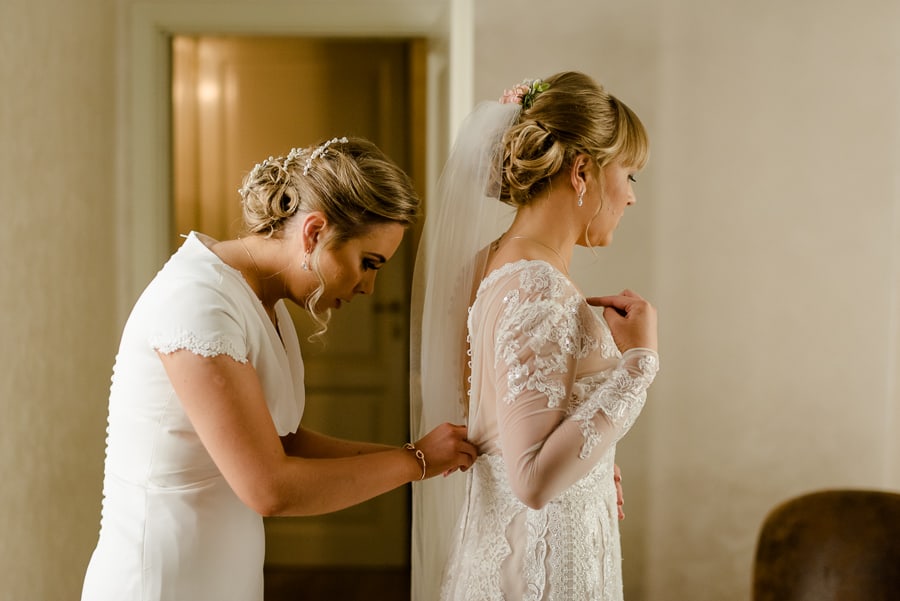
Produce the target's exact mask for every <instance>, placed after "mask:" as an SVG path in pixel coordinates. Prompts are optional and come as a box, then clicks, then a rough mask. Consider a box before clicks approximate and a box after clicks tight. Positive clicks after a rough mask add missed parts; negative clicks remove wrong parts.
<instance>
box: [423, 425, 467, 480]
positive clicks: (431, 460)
mask: <svg viewBox="0 0 900 601" xmlns="http://www.w3.org/2000/svg"><path fill="white" fill-rule="evenodd" d="M467 433H468V429H467V428H466V427H465V426H460V425H456V424H450V423H444V424H441V425H440V426H438V427H436V428H435V429H434V430H432V431H431V432H429V433H428V434H426V435H425V436H423V437H422V438H421V439H420V440H419V441H417V442H416V443H415V444H416V448H417V449H420V450H421V451H422V452H423V453H424V454H425V462H426V464H427V470H426V476H427V477H430V476H435V475H437V474H444V475H445V476H447V475H449V474H452V473H453V472H454V471H456V470H463V471H465V470H467V469H468V468H469V467H470V466H471V465H472V463H474V462H475V459H476V458H477V457H478V448H477V447H475V445H473V444H472V443H471V442H469V441H468V440H466V435H467Z"/></svg>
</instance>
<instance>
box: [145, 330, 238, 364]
mask: <svg viewBox="0 0 900 601" xmlns="http://www.w3.org/2000/svg"><path fill="white" fill-rule="evenodd" d="M150 346H151V347H153V350H155V351H157V352H160V353H162V354H164V355H169V354H171V353H174V352H175V351H181V350H186V351H190V352H192V353H194V354H195V355H200V356H201V357H217V356H219V355H228V356H229V357H231V358H232V359H234V360H235V361H237V362H238V363H246V362H247V357H245V356H244V355H242V354H241V353H239V352H238V350H237V349H236V348H235V346H234V344H233V343H232V342H231V341H230V340H223V339H215V340H206V339H203V338H200V337H199V336H197V335H196V334H194V333H193V332H179V333H178V334H176V335H174V336H154V337H152V338H150Z"/></svg>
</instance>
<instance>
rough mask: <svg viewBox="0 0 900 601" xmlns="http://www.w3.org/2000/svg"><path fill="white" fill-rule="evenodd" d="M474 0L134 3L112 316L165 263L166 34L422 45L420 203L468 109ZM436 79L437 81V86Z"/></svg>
mask: <svg viewBox="0 0 900 601" xmlns="http://www.w3.org/2000/svg"><path fill="white" fill-rule="evenodd" d="M473 3H474V0H341V1H340V2H337V1H334V0H330V1H328V0H294V1H292V2H285V3H282V2H270V1H266V2H260V1H253V2H251V1H249V0H244V1H243V2H236V3H222V4H210V3H209V2H195V1H192V0H186V1H183V2H177V3H154V2H135V3H134V4H132V5H131V6H130V7H129V8H128V9H126V10H128V12H127V14H126V21H125V23H124V28H123V30H124V31H125V32H126V35H125V36H124V37H125V40H124V42H123V43H124V44H125V48H124V49H123V58H125V60H124V61H121V62H120V65H119V67H120V69H121V74H122V77H121V78H120V86H121V87H120V92H121V98H120V102H119V104H118V106H119V107H120V109H121V112H120V116H121V120H120V124H121V130H120V134H119V137H118V145H119V148H120V152H118V153H117V155H118V157H119V159H118V161H119V162H118V165H117V167H118V172H119V173H120V174H121V178H120V179H119V182H118V185H117V192H118V194H117V196H118V198H119V201H118V204H117V210H118V214H117V219H116V222H117V224H118V226H119V227H118V233H119V237H118V239H117V242H116V244H117V249H118V251H119V262H118V274H117V275H118V283H119V285H118V295H119V303H118V310H119V318H120V323H121V322H124V320H125V318H126V317H127V314H128V312H129V311H130V309H131V306H132V304H133V303H134V301H135V299H136V298H137V297H138V295H139V294H140V292H141V290H143V288H144V286H146V284H147V282H149V281H150V279H151V278H152V277H153V275H154V274H155V273H156V271H157V270H159V268H160V267H161V266H162V262H163V261H164V260H165V259H166V258H167V257H168V255H169V252H170V249H169V232H170V227H171V216H170V198H171V194H172V191H171V181H172V178H171V136H170V128H171V119H170V113H171V110H170V105H171V98H170V96H169V94H170V92H169V90H170V49H169V41H170V39H171V37H172V36H173V35H176V34H200V33H210V34H247V35H301V36H306V35H314V36H329V37H387V36H390V37H424V38H428V39H429V41H430V43H429V59H428V67H427V68H428V77H427V86H428V90H427V112H428V115H427V122H428V131H427V132H426V148H427V153H428V163H427V167H426V182H425V190H426V197H428V196H430V194H429V192H430V191H431V190H433V188H434V185H435V182H436V180H437V176H438V174H439V172H440V165H441V164H442V163H443V159H444V157H445V156H446V153H447V151H448V149H449V140H451V139H452V137H453V135H452V134H453V133H455V132H456V130H457V128H458V125H459V123H460V122H461V121H462V119H463V118H464V116H465V115H466V114H467V113H468V112H469V110H470V109H471V105H472V95H473V93H472V90H473V87H472V71H473V46H474V18H473V16H474V5H473ZM442 82H444V83H442Z"/></svg>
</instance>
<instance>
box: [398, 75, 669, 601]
mask: <svg viewBox="0 0 900 601" xmlns="http://www.w3.org/2000/svg"><path fill="white" fill-rule="evenodd" d="M647 152H648V143H647V136H646V133H645V131H644V128H643V125H642V124H641V122H640V120H639V119H638V118H637V116H636V115H635V114H634V113H633V112H632V111H631V110H630V109H629V108H628V107H627V106H625V105H624V104H623V103H622V102H621V101H619V100H618V99H616V98H615V97H614V96H612V95H611V94H609V93H608V92H606V91H605V90H604V89H603V88H602V87H601V86H600V85H598V84H597V83H596V82H594V81H593V80H592V79H591V78H589V77H587V76H585V75H583V74H581V73H574V72H566V73H559V74H557V75H553V76H551V77H549V78H547V79H545V80H534V81H526V82H523V83H522V84H520V85H519V86H516V87H515V88H513V89H512V90H509V91H507V92H506V93H505V94H504V95H503V97H502V98H501V100H500V102H486V103H482V104H480V105H479V106H478V107H476V109H475V110H474V111H473V113H472V114H471V115H470V117H469V118H468V119H467V121H466V122H465V123H464V124H463V127H462V129H461V131H460V133H459V136H458V138H457V141H456V144H455V146H454V149H453V152H452V153H451V157H450V159H449V161H448V164H447V167H446V168H445V171H444V173H443V175H442V178H441V182H440V185H439V193H438V202H437V203H436V204H437V211H436V212H435V214H434V215H432V216H431V217H429V220H428V222H427V223H426V230H425V237H424V239H423V245H422V247H421V250H420V257H419V261H418V262H417V267H416V270H417V272H416V282H415V286H416V295H415V296H414V307H417V308H419V310H420V311H421V313H420V314H416V315H415V316H414V323H417V324H420V328H421V329H420V330H415V331H414V332H413V334H414V349H413V376H414V382H413V384H414V386H413V401H414V404H413V412H412V425H413V428H414V434H418V433H419V432H423V431H426V430H427V429H428V428H429V427H431V426H432V425H434V424H437V423H441V422H445V421H450V422H454V423H466V424H467V426H468V439H469V440H470V441H471V442H472V443H474V444H475V445H477V446H478V448H479V452H480V453H481V454H480V456H479V458H478V460H477V461H476V462H475V464H474V465H473V466H472V468H471V469H470V470H469V471H468V473H467V474H466V476H465V477H464V478H460V477H453V478H445V479H443V480H441V479H435V480H432V481H430V482H427V483H422V484H419V485H416V486H415V487H414V518H413V599H414V600H415V601H431V600H437V599H442V600H452V601H476V600H477V601H489V600H497V601H499V600H513V599H515V600H519V599H522V600H535V601H537V600H542V601H575V600H577V601H583V600H602V601H617V600H620V599H621V598H622V576H621V565H620V562H621V552H620V542H619V532H618V523H617V519H616V517H617V509H616V508H617V494H616V485H615V482H614V470H615V463H614V461H615V447H616V442H617V441H618V440H620V439H621V438H622V437H623V436H624V435H625V434H626V433H627V431H628V430H629V429H630V428H631V426H632V425H633V424H634V422H635V420H636V419H637V417H638V415H639V413H640V412H641V410H642V408H643V406H644V402H645V400H646V393H647V389H648V387H649V386H650V384H651V383H652V381H653V379H654V377H655V375H656V372H657V370H658V366H659V359H658V355H657V351H656V349H657V328H656V311H655V309H654V308H653V307H652V306H651V305H650V303H648V302H647V301H646V300H645V299H643V298H642V297H641V296H640V295H638V294H636V293H634V292H632V291H629V290H625V291H623V292H621V293H619V294H614V295H610V296H603V297H595V298H586V297H585V296H584V294H583V293H582V292H581V291H580V290H579V288H578V287H577V286H576V285H575V283H573V281H572V280H571V279H570V277H569V264H570V261H571V258H572V254H573V252H574V248H575V247H576V246H584V247H596V246H606V245H608V244H610V243H611V241H612V238H613V232H614V231H615V229H616V226H617V225H618V223H619V220H620V219H621V217H622V215H623V213H624V211H625V209H626V208H627V207H628V206H630V205H631V204H633V203H634V202H635V195H634V190H633V187H632V184H633V182H634V179H635V178H634V176H635V174H636V173H637V172H638V171H639V170H640V169H641V168H642V167H643V166H644V164H645V163H646V160H647ZM498 201H500V202H498ZM510 207H511V209H510ZM591 305H593V306H596V307H599V309H598V310H596V311H595V310H594V309H592V307H591Z"/></svg>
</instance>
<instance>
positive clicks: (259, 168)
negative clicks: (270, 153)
mask: <svg viewBox="0 0 900 601" xmlns="http://www.w3.org/2000/svg"><path fill="white" fill-rule="evenodd" d="M270 165H275V166H276V167H278V169H280V170H281V171H283V172H284V173H285V174H287V169H286V168H285V167H284V165H282V164H281V163H279V162H278V161H276V160H275V157H269V158H267V159H265V160H264V161H262V162H261V163H257V164H256V165H254V166H253V169H251V170H250V174H249V175H248V176H247V180H246V181H247V185H245V186H243V187H241V188H238V193H239V194H240V195H241V198H247V194H248V193H249V192H250V188H249V185H250V182H253V181H255V180H257V179H259V177H260V175H261V174H262V172H263V171H265V170H266V169H267V168H268V167H269V166H270Z"/></svg>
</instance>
